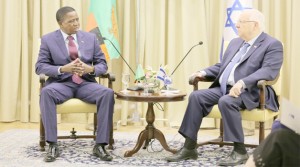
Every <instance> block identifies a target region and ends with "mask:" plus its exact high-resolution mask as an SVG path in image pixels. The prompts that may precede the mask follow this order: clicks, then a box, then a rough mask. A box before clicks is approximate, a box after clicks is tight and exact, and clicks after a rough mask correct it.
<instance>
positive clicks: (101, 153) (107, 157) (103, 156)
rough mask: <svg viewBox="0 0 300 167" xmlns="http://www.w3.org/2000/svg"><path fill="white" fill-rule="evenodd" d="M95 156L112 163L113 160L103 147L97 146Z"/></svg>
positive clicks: (94, 150) (94, 151)
mask: <svg viewBox="0 0 300 167" xmlns="http://www.w3.org/2000/svg"><path fill="white" fill-rule="evenodd" d="M93 154H94V155H95V156H97V157H99V158H100V159H101V160H102V161H111V160H112V159H113V157H112V156H111V155H109V153H108V152H107V151H106V150H105V148H104V146H102V145H98V144H96V145H95V146H94V149H93Z"/></svg>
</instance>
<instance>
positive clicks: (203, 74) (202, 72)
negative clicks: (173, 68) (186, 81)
mask: <svg viewBox="0 0 300 167" xmlns="http://www.w3.org/2000/svg"><path fill="white" fill-rule="evenodd" d="M198 72H199V73H200V74H201V75H202V76H203V77H205V76H206V74H207V73H206V72H205V71H203V70H202V71H198Z"/></svg>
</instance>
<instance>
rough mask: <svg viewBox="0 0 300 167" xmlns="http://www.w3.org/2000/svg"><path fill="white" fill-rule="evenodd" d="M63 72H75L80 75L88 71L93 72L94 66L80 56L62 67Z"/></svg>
mask: <svg viewBox="0 0 300 167" xmlns="http://www.w3.org/2000/svg"><path fill="white" fill-rule="evenodd" d="M60 72H61V73H73V74H76V75H79V76H82V75H83V74H87V73H93V72H94V67H93V66H89V65H87V64H85V63H84V62H82V61H81V60H80V59H79V58H77V59H75V60H74V61H72V62H71V63H69V64H66V65H64V66H62V67H61V68H60Z"/></svg>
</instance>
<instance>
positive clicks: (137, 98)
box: [115, 91, 186, 157]
mask: <svg viewBox="0 0 300 167" xmlns="http://www.w3.org/2000/svg"><path fill="white" fill-rule="evenodd" d="M115 94H116V95H117V97H116V98H117V99H119V100H126V101H134V102H147V103H148V109H147V113H146V121H147V123H148V125H147V126H146V128H145V130H143V131H142V132H141V133H140V134H139V137H138V140H137V143H136V145H135V147H134V148H133V149H132V150H130V151H126V152H125V154H124V157H131V156H132V155H133V154H135V153H136V152H138V151H139V150H140V148H141V147H142V145H143V143H144V142H145V146H147V145H148V143H149V140H151V139H155V138H156V139H157V140H158V141H159V142H160V144H161V145H162V146H163V148H164V149H165V150H167V151H169V152H171V153H173V154H174V153H176V152H177V151H176V150H174V149H171V148H169V146H168V144H167V142H166V139H165V136H164V134H163V133H162V132H161V131H160V130H158V129H156V128H155V127H154V125H153V123H154V121H155V113H154V110H153V105H154V103H155V102H176V101H183V100H184V97H185V96H186V94H185V93H178V94H168V95H164V94H160V93H154V94H151V95H148V96H145V95H143V93H142V91H129V92H128V93H126V94H125V93H122V92H115Z"/></svg>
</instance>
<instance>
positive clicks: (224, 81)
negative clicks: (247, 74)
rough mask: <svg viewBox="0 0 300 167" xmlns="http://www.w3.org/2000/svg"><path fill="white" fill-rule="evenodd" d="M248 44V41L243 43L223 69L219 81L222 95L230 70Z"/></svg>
mask: <svg viewBox="0 0 300 167" xmlns="http://www.w3.org/2000/svg"><path fill="white" fill-rule="evenodd" d="M249 46H250V44H248V43H244V44H243V46H242V47H241V48H240V50H239V51H238V52H237V54H236V55H235V56H234V57H233V58H232V60H231V62H230V63H229V64H228V65H227V67H226V68H225V70H224V71H223V76H222V82H221V91H222V93H223V95H225V94H226V87H227V80H228V77H229V75H230V73H231V71H232V68H233V67H234V65H235V64H236V63H238V62H239V61H240V59H241V57H242V56H243V55H244V54H245V53H246V51H247V48H248V47H249Z"/></svg>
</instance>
